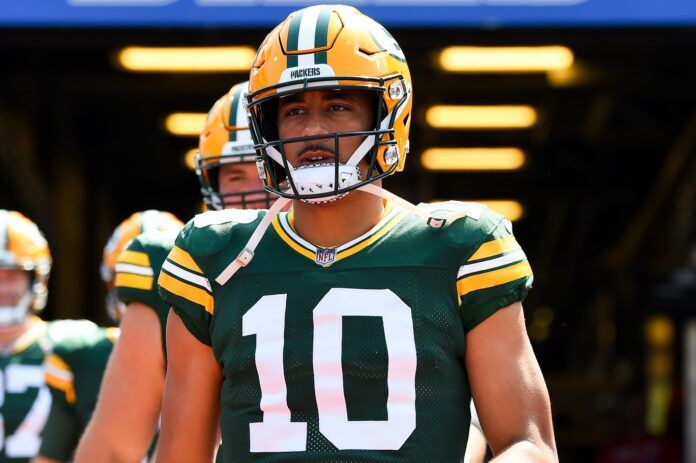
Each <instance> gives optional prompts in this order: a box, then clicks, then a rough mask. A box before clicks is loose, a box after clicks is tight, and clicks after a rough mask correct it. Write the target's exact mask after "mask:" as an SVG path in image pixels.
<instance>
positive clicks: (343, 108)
mask: <svg viewBox="0 0 696 463" xmlns="http://www.w3.org/2000/svg"><path fill="white" fill-rule="evenodd" d="M348 109H349V108H348V106H346V105H344V104H341V103H334V104H332V105H331V106H330V107H329V111H346V110H348Z"/></svg>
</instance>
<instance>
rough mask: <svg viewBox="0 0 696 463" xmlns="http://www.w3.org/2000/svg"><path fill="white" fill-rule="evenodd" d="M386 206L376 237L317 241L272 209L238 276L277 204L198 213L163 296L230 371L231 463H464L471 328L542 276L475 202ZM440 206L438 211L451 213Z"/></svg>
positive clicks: (174, 258) (163, 278) (224, 397)
mask: <svg viewBox="0 0 696 463" xmlns="http://www.w3.org/2000/svg"><path fill="white" fill-rule="evenodd" d="M430 209H431V210H430V213H431V214H432V215H433V216H438V214H440V212H439V211H438V209H443V210H444V209H446V210H447V211H448V212H447V214H450V213H452V212H453V211H454V212H457V213H458V215H459V217H460V218H459V219H457V220H454V221H450V222H449V223H448V224H447V225H446V226H444V227H442V228H433V227H430V226H429V225H427V224H425V223H424V221H423V220H422V219H420V218H418V217H416V216H414V215H412V214H410V213H408V212H406V211H404V210H401V209H399V208H392V207H387V210H386V211H385V215H384V217H383V218H382V220H381V221H380V222H379V224H377V225H376V226H375V227H374V228H372V229H371V230H369V231H368V232H367V233H365V234H364V235H362V236H360V237H359V238H356V239H354V240H352V241H351V242H349V243H346V244H344V245H342V246H339V247H337V248H334V249H321V248H317V247H315V246H314V245H312V244H311V243H309V242H307V241H305V240H304V239H302V238H301V237H300V236H298V235H297V233H295V232H294V230H293V217H292V212H290V213H282V214H280V215H279V216H278V217H276V218H275V219H274V221H273V222H272V227H271V228H269V230H268V231H267V232H266V234H265V236H264V237H263V239H262V240H261V242H260V244H259V246H258V247H257V248H256V250H255V255H254V259H253V260H252V261H251V262H250V263H249V264H248V265H247V266H246V267H244V268H241V269H240V270H239V271H238V272H237V273H236V274H234V275H233V276H232V278H231V279H229V281H227V282H225V283H224V284H222V285H221V284H219V283H218V282H217V281H216V278H218V277H219V275H220V274H221V273H222V272H223V270H225V268H227V266H228V265H229V264H230V263H231V262H232V261H233V260H234V259H235V258H236V257H237V255H238V254H239V252H240V251H241V249H242V248H243V246H244V245H245V244H246V243H247V241H248V239H249V237H250V235H251V233H252V232H253V231H254V230H255V229H256V227H257V225H258V223H259V221H260V220H261V219H262V217H263V216H264V214H265V213H266V212H265V211H238V210H226V211H220V212H208V213H205V214H201V215H199V216H196V218H195V219H194V220H192V221H191V222H189V223H188V224H187V225H186V226H185V227H184V229H183V230H182V232H181V233H180V235H179V237H178V238H177V241H176V245H175V246H174V248H173V249H172V251H171V252H170V254H169V256H168V257H167V261H166V262H165V263H164V265H163V267H162V272H161V273H160V278H159V286H160V292H161V294H162V296H163V297H164V298H165V299H166V300H167V301H168V302H169V303H170V304H171V305H172V306H173V307H174V310H175V311H176V313H177V314H178V315H179V316H180V317H181V319H182V321H183V322H184V324H185V326H186V327H187V328H188V329H189V331H190V332H191V333H192V334H193V335H194V336H195V337H196V338H198V339H199V340H200V341H201V342H203V343H205V344H208V345H210V346H211V347H212V350H213V353H214V355H215V357H216V359H217V361H218V363H219V364H220V366H221V368H222V373H223V377H224V380H223V384H222V389H221V392H220V399H221V423H220V424H221V430H222V445H223V447H224V455H223V460H224V461H225V462H337V463H339V462H340V463H348V462H351V463H355V462H425V461H428V462H430V461H433V462H438V463H443V462H452V463H454V462H457V463H459V462H460V461H461V460H462V458H463V456H464V451H465V447H466V441H467V435H468V430H469V421H470V415H469V402H470V399H471V396H470V392H469V385H468V381H467V374H466V369H465V364H464V354H465V351H466V334H467V332H468V331H469V330H471V329H472V328H474V327H475V326H477V325H478V324H479V323H481V322H482V321H484V320H485V319H486V318H487V317H489V316H490V315H492V314H493V313H494V312H495V311H496V310H498V309H499V308H502V307H505V306H508V305H510V304H511V303H513V302H516V301H521V300H523V299H524V297H525V296H526V294H527V292H528V290H529V288H530V286H531V282H532V272H531V269H530V267H529V263H528V262H527V259H526V257H525V254H524V252H523V251H522V249H521V248H520V246H519V244H517V242H516V241H515V239H514V237H513V235H512V226H511V224H510V222H509V221H508V220H506V219H504V218H503V217H501V216H499V215H497V214H495V213H493V212H492V211H490V210H489V209H486V208H484V207H483V206H480V205H477V204H464V203H445V204H443V205H438V206H436V207H430ZM440 215H441V214H440Z"/></svg>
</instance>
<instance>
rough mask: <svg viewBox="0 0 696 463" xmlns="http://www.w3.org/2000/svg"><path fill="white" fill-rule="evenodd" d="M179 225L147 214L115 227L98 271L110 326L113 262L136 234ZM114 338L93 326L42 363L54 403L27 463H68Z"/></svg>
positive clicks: (116, 314) (115, 314) (172, 230)
mask: <svg viewBox="0 0 696 463" xmlns="http://www.w3.org/2000/svg"><path fill="white" fill-rule="evenodd" d="M181 225H182V223H181V221H179V220H178V219H177V218H176V217H174V216H173V215H172V214H170V213H168V212H160V211H155V210H148V211H144V212H137V213H135V214H133V215H131V216H130V217H128V218H127V219H126V220H124V221H123V222H121V223H120V224H119V225H118V227H116V229H115V230H114V232H113V233H112V235H111V237H110V238H109V241H108V242H107V245H106V247H105V248H104V255H103V259H102V264H101V269H100V270H101V276H102V279H103V280H104V283H105V284H106V287H107V297H106V307H107V312H108V313H109V316H110V317H111V318H112V320H113V321H114V322H116V323H118V320H120V314H121V312H122V310H121V307H120V304H119V303H118V301H117V299H116V296H115V287H114V280H115V275H116V273H115V268H116V266H117V264H116V259H117V257H118V256H119V255H120V254H121V252H122V251H123V249H124V248H125V246H126V245H127V244H128V243H129V242H131V241H132V240H133V239H134V238H135V237H136V236H138V235H139V234H140V233H141V232H143V231H150V232H160V233H167V232H168V233H169V234H170V235H176V232H177V231H178V230H179V228H181ZM118 334H119V330H118V328H99V327H97V326H96V325H92V329H87V328H83V329H81V330H79V331H78V330H72V331H71V332H68V333H66V335H65V336H64V337H62V338H61V339H59V340H57V341H56V343H55V346H54V348H53V353H52V354H49V355H48V356H47V357H46V382H47V383H48V385H49V387H50V390H51V395H52V396H53V403H52V405H51V413H50V415H49V418H48V423H47V424H46V428H45V430H44V436H43V441H42V443H41V449H40V451H39V456H38V457H36V458H35V459H34V460H33V461H32V463H54V462H65V461H68V460H71V459H72V457H73V455H74V453H75V448H76V447H77V443H78V439H79V438H80V436H81V435H82V433H83V432H84V430H85V427H86V426H87V423H88V422H89V420H90V418H91V416H92V412H93V411H94V407H95V404H96V403H97V397H98V395H99V387H100V384H101V381H102V376H103V375H104V370H105V369H106V365H107V361H108V359H109V356H110V354H111V351H112V349H113V347H114V343H115V342H116V339H117V338H118ZM144 455H145V453H143V454H142V455H141V456H140V459H138V460H133V461H139V460H141V459H142V457H143V456H144Z"/></svg>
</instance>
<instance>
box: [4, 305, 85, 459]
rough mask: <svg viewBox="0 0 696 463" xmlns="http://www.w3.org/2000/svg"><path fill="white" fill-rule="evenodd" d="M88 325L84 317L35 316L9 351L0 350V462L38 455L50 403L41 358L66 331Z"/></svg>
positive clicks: (44, 356) (42, 358)
mask: <svg viewBox="0 0 696 463" xmlns="http://www.w3.org/2000/svg"><path fill="white" fill-rule="evenodd" d="M91 326H94V324H93V323H92V322H89V321H87V320H80V321H72V320H59V321H55V322H49V323H47V322H44V321H42V320H41V319H39V318H35V319H34V320H33V323H32V328H31V329H30V331H29V332H27V333H26V334H25V335H23V336H22V337H21V338H19V339H18V340H17V341H16V342H15V343H14V346H13V347H12V348H11V349H10V350H9V351H8V352H0V422H1V423H2V426H1V427H0V449H1V450H0V462H1V463H9V462H12V463H17V462H28V461H29V460H30V459H31V458H33V457H34V456H36V455H37V453H38V451H39V448H40V446H41V443H42V433H43V432H44V430H45V426H46V425H47V420H48V419H49V411H50V409H51V403H52V398H51V393H50V392H49V388H48V387H47V385H46V382H45V379H44V366H43V365H44V361H45V359H46V357H47V356H48V355H50V352H51V351H52V350H53V348H54V346H55V344H56V343H57V342H59V341H60V340H61V339H62V338H63V337H64V336H65V335H66V334H67V333H72V332H75V331H81V330H83V329H85V328H87V329H89V328H90V327H91Z"/></svg>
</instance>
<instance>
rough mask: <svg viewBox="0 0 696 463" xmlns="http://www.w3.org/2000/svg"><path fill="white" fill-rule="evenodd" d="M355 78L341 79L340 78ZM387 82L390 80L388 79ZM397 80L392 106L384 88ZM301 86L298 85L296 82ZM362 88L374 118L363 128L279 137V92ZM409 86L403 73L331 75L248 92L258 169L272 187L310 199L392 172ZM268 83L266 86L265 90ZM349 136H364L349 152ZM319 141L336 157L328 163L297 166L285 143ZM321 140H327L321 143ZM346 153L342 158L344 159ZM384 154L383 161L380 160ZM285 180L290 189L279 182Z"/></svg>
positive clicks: (329, 197) (332, 196) (335, 195)
mask: <svg viewBox="0 0 696 463" xmlns="http://www.w3.org/2000/svg"><path fill="white" fill-rule="evenodd" d="M339 80H340V81H344V82H345V81H349V82H352V83H351V84H342V85H339V84H338V83H337V81H339ZM388 82H389V84H387V83H388ZM395 85H397V86H399V87H401V88H403V89H404V92H403V96H404V97H403V98H401V101H399V102H398V103H397V104H396V105H395V107H394V109H393V110H392V111H391V112H387V108H386V104H385V103H384V95H385V92H389V90H387V89H388V88H390V87H394V86H395ZM298 87H300V88H298ZM347 89H354V90H361V91H366V92H369V93H370V94H371V97H372V98H373V99H374V104H373V108H374V111H373V114H374V118H373V124H372V127H371V129H368V130H362V131H349V132H335V133H327V134H319V135H312V136H304V137H293V138H285V139H280V138H279V136H278V128H277V108H278V101H279V99H280V98H282V97H285V96H289V95H293V94H296V93H299V92H302V91H306V90H328V91H331V90H347ZM405 89H406V86H405V84H404V82H403V78H402V77H401V76H391V77H388V78H366V77H331V78H328V79H327V78H313V79H305V81H304V84H303V85H301V86H300V85H298V84H297V83H296V82H294V83H292V82H289V83H286V84H280V85H277V86H275V88H274V90H275V91H276V92H275V93H274V94H272V95H270V96H266V97H263V98H258V94H259V93H260V92H256V93H255V94H251V95H249V96H248V105H249V111H250V115H249V120H250V129H251V133H252V137H253V138H254V141H256V146H255V147H256V149H257V152H258V154H259V156H260V158H259V161H258V162H259V175H260V177H261V179H262V180H263V182H264V185H265V186H266V189H267V190H269V191H271V192H272V193H274V194H276V195H278V196H282V197H285V198H290V199H297V200H300V201H303V202H307V203H326V202H331V201H335V200H337V199H340V198H342V197H344V196H345V195H347V194H348V193H349V192H350V191H352V190H355V189H357V188H360V187H361V186H363V185H366V184H368V183H372V182H374V181H376V180H379V179H381V178H384V177H386V176H388V175H391V174H392V173H394V172H395V171H396V170H397V168H398V164H399V162H398V161H399V155H398V145H397V141H396V139H395V137H394V123H395V120H396V119H397V117H398V115H399V114H400V113H401V111H402V110H403V109H404V108H405V107H406V106H407V105H406V102H407V98H405V96H406V91H405ZM268 90H269V89H268V88H266V89H263V92H267V91H268ZM347 137H361V138H363V139H364V140H363V141H362V142H361V143H360V145H359V146H358V147H357V148H356V149H355V150H354V151H353V153H350V155H349V156H346V155H343V156H342V155H341V153H340V148H339V147H340V141H341V139H343V138H347ZM311 141H316V142H317V143H318V144H320V145H323V146H324V147H326V148H328V147H332V149H326V150H327V151H331V152H332V154H333V159H332V160H328V161H327V162H326V163H317V164H313V165H306V166H293V165H291V164H290V162H289V161H288V158H287V155H286V147H287V145H290V144H293V143H307V142H311ZM322 142H323V143H322ZM342 159H343V160H344V162H341V161H342ZM380 159H381V162H379V160H380ZM283 182H287V185H288V188H287V191H282V190H281V188H280V186H281V185H282V184H283Z"/></svg>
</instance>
